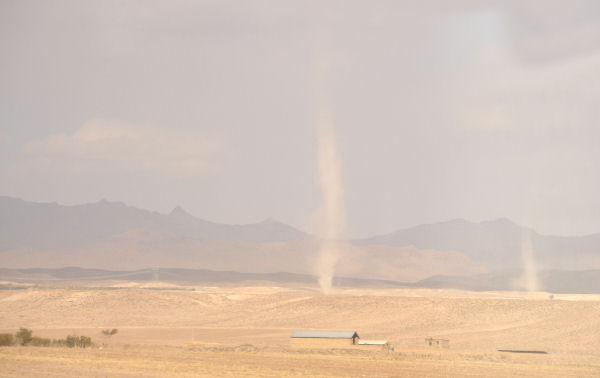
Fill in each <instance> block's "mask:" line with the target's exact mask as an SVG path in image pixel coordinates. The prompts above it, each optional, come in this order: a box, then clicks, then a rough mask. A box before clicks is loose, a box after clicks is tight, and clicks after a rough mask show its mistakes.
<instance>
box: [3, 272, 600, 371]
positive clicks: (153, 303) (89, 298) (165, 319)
mask: <svg viewBox="0 0 600 378" xmlns="http://www.w3.org/2000/svg"><path fill="white" fill-rule="evenodd" d="M110 286H113V287H114V286H119V287H125V286H127V288H126V289H114V288H112V289H109V288H108V287H110ZM157 289H158V290H157ZM176 289H181V288H177V287H173V286H172V285H171V286H166V285H165V286H164V287H161V285H160V284H154V285H153V288H141V287H139V285H135V284H129V283H101V284H98V283H96V287H81V286H79V287H77V288H73V287H70V288H69V287H48V288H31V289H27V290H3V291H0V332H11V333H13V332H15V331H16V330H17V329H18V328H19V327H27V328H30V329H32V330H33V331H34V335H38V336H43V337H51V338H59V337H61V338H62V337H65V336H66V335H71V334H75V335H87V336H91V337H92V339H93V340H94V342H95V344H96V345H97V347H96V348H94V349H86V350H81V349H68V348H55V347H49V348H36V347H4V348H0V376H111V377H112V376H186V375H205V376H285V375H291V376H294V375H301V376H321V375H323V376H407V375H409V376H600V296H591V295H577V296H569V295H555V296H554V299H553V300H550V299H549V294H548V293H527V294H523V293H514V292H495V293H471V292H463V291H451V290H409V289H393V290H363V289H337V290H335V291H334V293H333V294H331V295H329V296H324V295H322V294H320V293H319V292H318V291H317V290H316V289H315V288H309V287H298V288H279V287H269V286H262V287H256V286H254V287H221V288H219V287H195V288H193V289H194V290H193V291H191V290H176ZM185 289H192V288H185ZM106 328H117V329H118V330H119V332H118V333H117V334H116V335H114V336H112V337H111V338H109V337H106V336H103V335H102V334H101V330H102V329H106ZM294 329H329V330H356V331H357V332H358V333H359V335H360V336H361V337H362V338H363V339H387V340H389V341H390V342H391V343H392V344H393V345H394V346H395V348H396V349H395V351H394V352H392V353H387V352H369V351H364V350H351V351H297V350H290V349H289V338H288V337H289V334H290V333H291V331H292V330H294ZM426 337H436V338H445V339H449V340H450V349H436V348H429V347H427V346H426V345H425V341H424V339H425V338H426ZM99 347H101V348H99ZM498 349H535V350H544V351H547V352H548V354H546V355H520V354H507V353H501V352H498V351H497V350H498Z"/></svg>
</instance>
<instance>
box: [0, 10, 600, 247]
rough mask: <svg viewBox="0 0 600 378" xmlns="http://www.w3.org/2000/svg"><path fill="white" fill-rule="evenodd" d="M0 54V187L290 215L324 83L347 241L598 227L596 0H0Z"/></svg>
mask: <svg viewBox="0 0 600 378" xmlns="http://www.w3.org/2000/svg"><path fill="white" fill-rule="evenodd" d="M450 3H452V4H453V5H449V4H450ZM417 4H419V5H417ZM0 54H1V55H0V194H3V195H10V196H16V197H20V198H24V199H27V200H32V201H50V202H52V201H57V202H59V203H63V204H77V203H84V202H94V201H98V200H100V199H102V198H106V199H109V200H118V201H124V202H126V203H127V204H130V205H134V206H138V207H143V208H147V209H151V210H156V211H160V212H168V211H170V210H171V209H172V208H173V207H175V206H176V205H181V206H182V207H183V208H185V209H186V210H188V211H189V212H190V213H192V214H193V215H195V216H197V217H200V218H204V219H208V220H212V221H217V222H224V223H250V222H256V221H260V220H262V219H264V218H267V217H273V218H276V219H279V220H281V221H284V222H286V223H290V224H292V225H294V226H297V227H299V228H302V229H307V227H309V223H310V222H309V220H310V218H311V215H312V214H313V213H314V211H315V209H316V208H317V207H318V204H319V198H320V193H319V189H318V186H317V185H316V183H315V177H316V175H317V165H316V164H317V163H316V153H317V140H316V138H317V136H316V131H315V126H314V124H315V119H316V109H317V103H318V102H319V101H320V100H319V98H320V96H321V95H322V93H320V92H322V91H324V90H326V91H327V92H328V93H327V96H328V98H329V105H328V106H329V107H330V112H331V115H332V119H333V123H334V127H335V133H336V138H337V140H336V142H337V148H338V152H339V161H340V164H341V179H342V182H343V187H344V192H345V196H344V204H345V207H346V211H345V213H346V215H347V222H346V223H347V232H346V234H347V236H348V237H361V236H368V235H372V234H378V233H386V232H390V231H393V230H395V229H398V228H403V227H408V226H413V225H416V224H420V223H424V222H437V221H443V220H449V219H452V218H465V219H468V220H473V221H480V220H488V219H494V218H498V217H508V218H510V219H512V220H514V221H516V222H519V223H522V224H524V225H529V226H533V227H534V228H536V229H537V230H538V231H540V232H542V233H550V234H560V235H567V234H585V233H592V232H599V231H600V195H599V193H600V170H599V168H598V165H599V162H600V125H599V121H600V2H598V1H595V0H592V1H539V2H523V1H516V2H512V3H511V2H508V1H499V2H494V1H454V2H450V1H429V2H422V1H410V2H400V1H363V2H349V1H336V2H326V1H281V0H278V1H236V2H231V1H160V2H152V1H139V2H135V1H80V0H77V1H26V0H25V1H24V0H15V1H7V0H2V1H0ZM323 61H325V63H326V64H327V66H328V70H327V77H326V78H322V77H319V75H315V67H317V66H318V65H319V64H322V63H323ZM322 81H325V83H323V82H322ZM323 88H325V89H323ZM310 231H314V230H310Z"/></svg>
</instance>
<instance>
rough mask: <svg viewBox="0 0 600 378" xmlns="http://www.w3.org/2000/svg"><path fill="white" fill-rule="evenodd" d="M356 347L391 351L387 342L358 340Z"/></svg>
mask: <svg viewBox="0 0 600 378" xmlns="http://www.w3.org/2000/svg"><path fill="white" fill-rule="evenodd" d="M358 346H360V347H362V348H365V349H380V350H390V349H391V346H390V343H389V342H388V341H387V340H358Z"/></svg>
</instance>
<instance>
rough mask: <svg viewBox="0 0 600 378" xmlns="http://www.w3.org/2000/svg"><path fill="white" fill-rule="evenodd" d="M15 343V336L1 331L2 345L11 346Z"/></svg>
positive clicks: (0, 343) (0, 344) (0, 339)
mask: <svg viewBox="0 0 600 378" xmlns="http://www.w3.org/2000/svg"><path fill="white" fill-rule="evenodd" d="M14 343H15V338H14V337H13V335H11V334H10V333H0V346H9V345H13V344H14Z"/></svg>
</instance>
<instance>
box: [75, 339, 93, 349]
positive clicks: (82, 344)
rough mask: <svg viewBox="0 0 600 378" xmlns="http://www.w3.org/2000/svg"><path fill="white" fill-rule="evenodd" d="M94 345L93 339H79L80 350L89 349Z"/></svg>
mask: <svg viewBox="0 0 600 378" xmlns="http://www.w3.org/2000/svg"><path fill="white" fill-rule="evenodd" d="M91 345H92V338H91V337H88V336H81V337H80V338H79V345H78V346H79V347H80V348H87V347H89V346H91Z"/></svg>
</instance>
